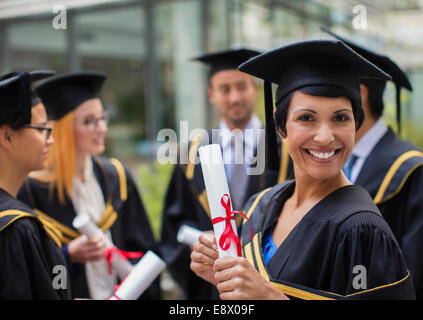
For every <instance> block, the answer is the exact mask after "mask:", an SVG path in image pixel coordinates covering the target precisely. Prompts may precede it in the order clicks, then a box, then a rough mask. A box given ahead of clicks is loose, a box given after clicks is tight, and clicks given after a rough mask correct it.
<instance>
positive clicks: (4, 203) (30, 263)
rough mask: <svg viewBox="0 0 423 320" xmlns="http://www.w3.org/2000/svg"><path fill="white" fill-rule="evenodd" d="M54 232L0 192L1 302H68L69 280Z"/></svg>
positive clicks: (27, 208)
mask: <svg viewBox="0 0 423 320" xmlns="http://www.w3.org/2000/svg"><path fill="white" fill-rule="evenodd" d="M55 232H56V230H54V229H51V228H49V227H47V226H44V225H43V224H42V223H41V221H40V220H39V219H38V217H37V215H36V214H35V213H34V212H33V211H32V210H31V209H30V208H29V207H28V206H27V205H25V204H24V203H22V202H20V201H19V200H16V199H15V198H13V197H12V196H11V195H10V194H8V193H7V192H6V191H4V190H3V189H0V300H3V299H10V300H27V299H34V300H41V299H42V300H65V299H70V288H69V283H68V281H67V280H68V277H67V274H66V272H65V271H64V270H63V269H61V268H60V266H63V267H65V266H66V261H65V258H64V257H63V255H62V253H61V252H60V249H59V248H58V245H59V246H60V242H58V241H57V240H58V238H57V236H56V234H55ZM55 266H58V269H57V268H55ZM55 277H59V278H56V279H55Z"/></svg>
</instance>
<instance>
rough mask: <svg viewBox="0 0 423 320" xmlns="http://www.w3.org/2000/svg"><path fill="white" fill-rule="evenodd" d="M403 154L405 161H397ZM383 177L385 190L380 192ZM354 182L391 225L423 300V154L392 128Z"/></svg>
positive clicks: (377, 145) (419, 295) (417, 290)
mask: <svg viewBox="0 0 423 320" xmlns="http://www.w3.org/2000/svg"><path fill="white" fill-rule="evenodd" d="M400 157H402V158H401V159H402V160H403V162H402V163H400V162H397V163H396V164H395V161H396V160H397V159H399V158H400ZM401 159H400V160H399V161H401ZM396 167H397V169H396V170H395V168H396ZM391 168H392V169H391ZM390 169H391V170H392V171H391V173H390V174H388V172H389V170H390ZM390 176H392V179H391V180H390V181H388V178H389V177H390ZM386 177H387V178H386ZM384 179H386V180H385V181H386V189H385V191H383V190H381V191H379V189H380V188H381V185H382V183H383V181H384ZM388 182H389V183H388ZM355 184H357V185H360V186H362V187H364V188H366V189H367V191H369V193H370V196H371V197H372V198H373V199H374V200H375V203H376V204H377V206H378V208H379V210H380V212H381V213H382V216H383V217H384V218H385V219H386V221H387V222H388V224H389V226H390V227H391V229H392V231H393V233H394V235H395V237H396V238H397V240H398V243H399V245H400V246H401V249H402V252H403V254H404V257H405V260H406V262H407V266H408V269H409V270H410V273H411V278H412V279H413V282H414V287H415V290H416V296H417V299H423V254H422V251H421V250H422V249H421V248H422V247H423V153H422V152H421V151H420V150H418V148H417V147H416V146H414V145H413V144H411V143H409V142H407V141H404V140H401V139H399V138H398V137H397V136H396V135H395V134H394V133H393V131H392V130H391V129H390V128H389V129H388V132H387V133H386V134H385V135H384V136H383V137H382V138H381V140H380V141H379V142H378V143H377V144H376V146H375V147H374V148H373V150H372V152H371V153H370V155H369V156H368V158H367V159H366V161H365V163H364V164H363V167H362V169H361V171H360V173H359V175H358V177H357V179H356V181H355Z"/></svg>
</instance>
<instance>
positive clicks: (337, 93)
mask: <svg viewBox="0 0 423 320" xmlns="http://www.w3.org/2000/svg"><path fill="white" fill-rule="evenodd" d="M297 91H299V92H301V93H305V94H309V95H312V96H320V97H329V98H338V97H346V98H348V99H349V100H350V101H351V105H352V111H353V114H354V121H355V128H356V130H358V129H359V128H360V126H361V124H362V123H363V120H364V111H363V108H362V107H361V102H360V101H358V100H357V99H354V98H353V97H352V96H351V95H350V94H349V93H348V92H347V91H346V90H344V89H341V88H337V87H333V86H308V87H303V88H300V89H298V90H297ZM295 92H296V91H293V92H291V93H290V94H288V95H287V96H286V97H285V98H283V99H282V100H280V101H279V102H278V103H277V105H276V112H275V126H276V129H277V130H281V132H282V133H283V134H285V135H287V133H286V118H287V115H288V108H289V105H290V103H291V99H292V96H293V95H294V93H295Z"/></svg>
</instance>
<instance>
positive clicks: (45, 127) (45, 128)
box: [24, 124, 53, 140]
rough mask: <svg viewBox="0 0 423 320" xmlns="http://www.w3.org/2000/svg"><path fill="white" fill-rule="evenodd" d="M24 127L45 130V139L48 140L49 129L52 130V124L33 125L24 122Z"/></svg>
mask: <svg viewBox="0 0 423 320" xmlns="http://www.w3.org/2000/svg"><path fill="white" fill-rule="evenodd" d="M24 128H28V129H37V130H39V131H41V132H42V131H46V140H48V139H49V138H50V136H51V130H53V127H52V126H33V125H30V124H25V125H24Z"/></svg>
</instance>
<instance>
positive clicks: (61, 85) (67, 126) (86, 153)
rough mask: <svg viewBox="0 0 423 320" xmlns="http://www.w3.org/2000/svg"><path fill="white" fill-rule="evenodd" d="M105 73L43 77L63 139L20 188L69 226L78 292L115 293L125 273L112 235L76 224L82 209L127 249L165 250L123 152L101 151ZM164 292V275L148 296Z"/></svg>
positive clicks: (66, 236)
mask: <svg viewBox="0 0 423 320" xmlns="http://www.w3.org/2000/svg"><path fill="white" fill-rule="evenodd" d="M105 79H106V75H105V74H103V73H99V72H75V73H69V74H62V75H57V76H55V77H52V78H50V79H47V80H46V81H43V82H41V83H40V84H38V85H37V87H36V92H37V94H38V95H39V96H40V98H41V99H42V101H43V102H44V104H45V106H46V109H47V111H48V112H50V115H49V117H51V119H53V120H55V122H54V129H53V132H52V135H53V137H54V139H55V142H56V143H55V145H54V148H53V149H52V152H51V154H50V156H49V158H48V168H47V170H44V171H42V172H37V173H34V174H33V175H31V177H30V178H28V179H27V180H26V181H25V183H24V185H23V186H22V188H21V190H20V192H19V199H21V200H22V201H24V202H26V203H27V204H28V205H29V206H30V207H31V208H33V209H34V210H35V211H36V212H37V213H38V214H39V215H40V216H42V217H44V218H45V219H47V220H48V221H50V222H51V223H53V224H54V225H55V226H56V227H57V228H58V229H60V230H61V232H62V233H63V241H64V244H65V245H64V246H63V252H64V254H65V256H66V257H67V261H68V265H69V270H70V280H71V288H72V294H73V296H74V297H78V298H92V299H105V298H108V297H110V296H111V295H112V294H113V292H114V286H115V285H116V284H118V283H119V282H120V281H121V280H123V279H117V275H116V272H115V271H113V272H110V270H109V268H108V267H109V266H108V263H107V261H106V260H105V259H104V254H105V249H106V241H105V239H104V237H102V236H99V237H97V238H91V237H90V238H88V237H87V236H85V235H81V234H80V233H79V232H78V231H77V230H75V229H74V228H73V226H72V221H73V219H74V218H75V217H76V216H77V215H82V214H85V215H88V216H89V217H90V218H91V219H92V220H93V222H95V223H96V224H97V225H98V226H99V227H100V228H101V229H102V230H103V231H104V233H105V235H106V236H107V237H108V238H109V240H111V241H112V243H113V244H114V245H115V246H116V247H117V248H119V249H121V250H125V251H133V252H146V251H147V250H150V249H151V250H152V251H154V252H156V253H158V254H159V252H158V246H157V245H156V242H155V240H154V237H153V233H152V231H151V228H150V224H149V221H148V218H147V215H146V212H145V210H144V206H143V204H142V201H141V198H140V196H139V193H138V190H137V188H136V186H135V183H134V181H133V179H132V177H131V175H130V172H129V170H128V169H127V168H126V167H125V166H124V165H123V164H122V163H121V162H120V161H118V160H117V159H108V158H103V157H98V155H100V154H101V153H102V152H103V151H104V136H105V133H106V131H107V122H108V118H107V114H106V113H105V111H104V110H103V105H102V103H101V101H100V99H99V98H98V94H99V92H100V90H101V88H102V86H103V83H104V81H105ZM160 297H161V294H160V286H159V278H158V279H156V280H155V282H153V284H152V286H151V287H150V288H149V289H148V290H147V291H146V292H145V293H144V294H143V295H142V296H141V298H142V299H160Z"/></svg>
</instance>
